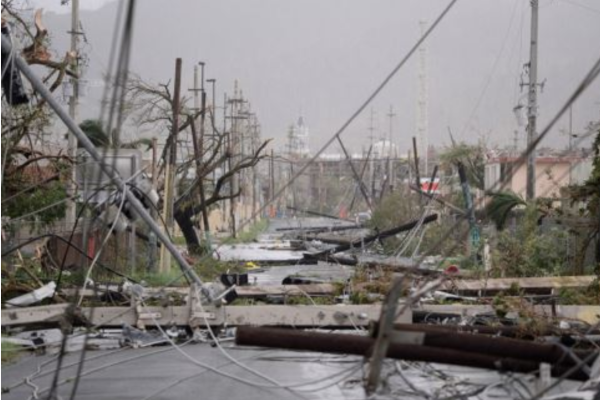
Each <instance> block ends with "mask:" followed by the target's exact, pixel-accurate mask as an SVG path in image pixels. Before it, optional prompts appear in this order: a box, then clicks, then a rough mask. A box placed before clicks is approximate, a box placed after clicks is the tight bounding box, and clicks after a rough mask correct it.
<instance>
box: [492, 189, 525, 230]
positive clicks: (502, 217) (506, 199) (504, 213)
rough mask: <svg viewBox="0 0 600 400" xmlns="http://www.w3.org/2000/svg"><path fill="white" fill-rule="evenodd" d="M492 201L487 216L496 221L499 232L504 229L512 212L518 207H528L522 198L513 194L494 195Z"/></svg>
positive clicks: (500, 193) (507, 192)
mask: <svg viewBox="0 0 600 400" xmlns="http://www.w3.org/2000/svg"><path fill="white" fill-rule="evenodd" d="M491 196H492V201H491V202H490V204H489V205H488V206H487V215H488V217H489V218H490V219H491V220H492V221H494V224H496V228H498V230H502V229H504V226H505V225H506V221H507V220H508V216H509V215H510V212H511V211H512V210H513V209H514V208H515V207H518V206H527V202H526V201H525V200H523V198H522V197H521V196H519V195H518V194H516V193H514V192H512V191H506V192H495V193H492V195H491Z"/></svg>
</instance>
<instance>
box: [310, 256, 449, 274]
mask: <svg viewBox="0 0 600 400" xmlns="http://www.w3.org/2000/svg"><path fill="white" fill-rule="evenodd" d="M305 257H307V258H308V259H309V260H310V259H311V258H310V257H313V259H317V260H320V261H327V262H332V263H336V264H342V265H349V266H356V265H360V266H362V267H365V268H385V269H386V270H389V271H392V272H401V273H409V274H413V275H421V276H438V275H441V274H443V273H444V271H439V270H435V269H424V268H418V267H417V266H416V265H414V264H411V265H401V264H395V263H392V262H389V261H387V260H381V261H373V260H368V261H364V260H361V259H360V258H359V257H350V256H339V255H334V254H326V255H323V256H318V257H314V255H309V254H305Z"/></svg>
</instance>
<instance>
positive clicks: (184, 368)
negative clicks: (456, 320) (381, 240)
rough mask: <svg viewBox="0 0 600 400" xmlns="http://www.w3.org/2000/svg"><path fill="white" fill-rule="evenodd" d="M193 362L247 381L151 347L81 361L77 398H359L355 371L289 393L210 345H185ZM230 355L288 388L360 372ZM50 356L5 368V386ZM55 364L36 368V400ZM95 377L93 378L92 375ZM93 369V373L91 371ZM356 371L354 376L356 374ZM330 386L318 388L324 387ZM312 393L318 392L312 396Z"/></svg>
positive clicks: (331, 358) (352, 363)
mask: <svg viewBox="0 0 600 400" xmlns="http://www.w3.org/2000/svg"><path fill="white" fill-rule="evenodd" d="M183 350H184V351H185V352H186V353H188V354H189V355H190V356H191V357H193V358H195V359H197V360H198V361H200V362H202V363H206V364H209V365H211V366H212V367H216V368H218V369H219V370H221V371H223V372H225V373H229V374H232V375H234V376H236V377H238V378H242V379H245V380H247V381H249V382H250V383H249V384H247V383H242V382H237V381H234V380H232V379H230V378H228V377H224V376H221V375H219V374H217V373H215V372H211V371H208V370H206V369H204V368H202V367H200V366H197V365H195V364H193V363H192V362H190V361H189V360H188V359H186V358H185V357H184V356H183V355H181V354H180V353H178V352H177V351H176V350H175V349H173V348H172V347H154V348H145V349H137V350H133V349H124V350H120V351H117V352H116V353H114V352H108V351H91V352H87V354H86V357H87V358H90V360H89V361H87V362H85V366H84V368H83V371H84V375H85V376H83V377H82V379H81V381H80V386H79V389H78V392H77V399H83V400H86V399H90V400H91V399H94V400H102V399H149V398H152V399H214V400H220V399H231V400H234V399H244V400H254V399H256V400H259V399H266V398H269V399H299V398H300V399H301V398H307V399H327V400H336V399H352V398H364V395H363V390H362V388H361V387H360V384H359V383H358V382H360V379H359V380H358V381H357V382H355V384H349V381H350V378H351V375H355V378H359V375H357V374H356V373H354V374H353V373H352V371H350V374H348V373H346V374H342V375H341V377H344V376H347V378H348V379H343V382H342V383H341V384H340V385H339V386H338V385H333V386H331V383H332V382H335V381H336V380H340V376H337V377H336V378H335V379H333V380H332V381H329V382H328V381H325V382H321V383H319V384H313V385H308V386H303V387H297V388H296V389H302V390H309V391H310V390H312V391H313V392H306V393H302V394H301V395H300V394H298V393H292V392H291V391H288V390H283V389H275V388H261V387H258V386H255V385H263V386H265V385H266V386H273V383H271V382H268V381H266V380H264V379H262V378H260V377H257V376H255V375H253V374H252V373H250V372H248V371H246V370H244V369H242V368H240V367H239V366H237V365H234V364H233V363H232V362H230V361H229V360H228V359H226V358H225V356H224V355H223V354H222V353H221V352H220V351H219V350H218V349H217V348H212V347H210V345H208V344H195V345H188V346H185V347H184V348H183ZM227 351H228V352H229V353H230V354H231V355H232V356H234V357H236V358H237V359H239V360H242V361H241V362H243V363H244V364H246V365H248V366H250V367H252V368H256V369H258V370H259V371H261V373H263V374H265V375H267V376H270V377H272V378H273V379H276V380H277V381H278V382H279V383H281V384H285V385H296V384H298V383H304V382H309V381H315V380H319V379H321V378H323V377H325V376H329V375H332V374H335V373H336V372H338V373H339V372H343V371H346V370H348V369H349V368H351V367H355V368H358V367H359V365H360V358H359V357H354V356H336V355H324V354H314V353H300V352H297V353H293V352H287V351H279V350H261V349H249V348H245V349H240V348H237V349H227ZM50 359H51V357H48V356H41V357H33V356H32V357H28V358H27V359H25V360H23V361H21V362H20V363H18V364H16V365H12V366H8V367H3V368H2V387H3V388H5V387H9V386H12V385H14V384H15V383H18V382H21V381H23V379H24V378H25V377H27V376H30V375H32V374H34V373H35V372H36V371H37V368H38V365H41V364H43V363H45V362H47V361H48V360H50ZM78 360H79V354H72V355H69V356H67V357H66V358H65V360H64V363H65V365H72V364H75V365H76V363H77V362H78ZM55 369H56V363H55V362H50V363H48V364H47V365H46V366H44V367H43V368H42V370H41V372H42V373H45V372H50V373H48V375H45V376H41V377H40V378H37V379H35V378H34V379H33V380H32V384H33V385H36V386H37V387H38V388H39V389H38V393H39V397H40V398H42V399H44V398H46V396H48V392H47V391H43V390H44V389H45V388H48V387H49V385H50V383H51V379H52V378H53V376H54V372H53V371H54V370H55ZM90 371H92V373H90ZM94 371H95V372H94ZM357 372H358V371H357ZM75 374H76V369H75V366H71V367H69V368H66V369H64V370H63V371H62V372H61V375H60V381H62V382H65V380H68V382H66V383H64V384H62V385H61V386H60V389H59V392H58V393H59V395H60V396H62V398H65V399H68V398H69V396H70V393H71V390H72V381H73V380H72V378H73V377H74V376H75ZM328 385H329V386H330V387H328V388H324V389H323V390H316V389H320V388H322V387H324V386H328ZM315 390H316V391H315ZM32 393H33V387H31V386H26V385H22V386H20V387H18V388H15V389H12V390H11V391H10V392H8V393H4V394H3V395H2V397H3V398H4V399H5V400H10V399H26V398H28V397H29V396H31V395H32Z"/></svg>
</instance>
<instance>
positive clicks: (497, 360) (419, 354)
mask: <svg viewBox="0 0 600 400" xmlns="http://www.w3.org/2000/svg"><path fill="white" fill-rule="evenodd" d="M235 342H236V344H238V345H245V346H261V347H269V348H282V349H290V350H308V351H316V352H323V353H334V354H356V355H361V356H366V357H368V356H369V354H370V353H371V351H372V349H373V345H374V344H375V339H373V338H370V337H366V336H358V335H340V334H334V333H320V332H306V331H299V330H291V329H277V328H257V327H250V326H242V327H239V328H238V329H237V331H236V336H235ZM385 355H386V356H387V357H389V358H393V359H397V360H406V361H422V362H434V363H441V364H450V365H460V366H465V367H473V368H485V369H490V370H495V371H511V372H521V373H531V372H537V371H538V370H539V363H538V362H534V361H527V360H520V359H514V358H509V357H504V356H500V357H498V356H491V355H488V354H482V353H470V352H466V351H458V350H453V349H444V348H438V347H430V346H424V345H422V344H419V338H418V336H415V335H404V337H403V336H399V335H394V337H393V340H392V341H391V343H390V345H389V348H388V350H387V352H386V354H385ZM566 370H567V368H565V367H564V366H563V365H555V366H554V368H552V375H553V376H561V375H562V374H563V373H564V372H565V371H566ZM569 378H570V379H574V380H579V381H585V380H587V379H589V377H588V375H587V374H585V373H584V372H583V371H579V372H577V373H575V374H573V375H571V376H570V377H569Z"/></svg>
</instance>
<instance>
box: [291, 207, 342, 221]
mask: <svg viewBox="0 0 600 400" xmlns="http://www.w3.org/2000/svg"><path fill="white" fill-rule="evenodd" d="M287 209H288V210H291V211H298V212H301V213H303V214H307V215H314V216H316V217H323V218H331V219H335V220H338V221H348V222H354V221H353V220H351V219H346V218H340V217H336V216H335V215H329V214H324V213H320V212H317V211H311V210H305V209H302V208H297V207H290V206H287Z"/></svg>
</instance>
